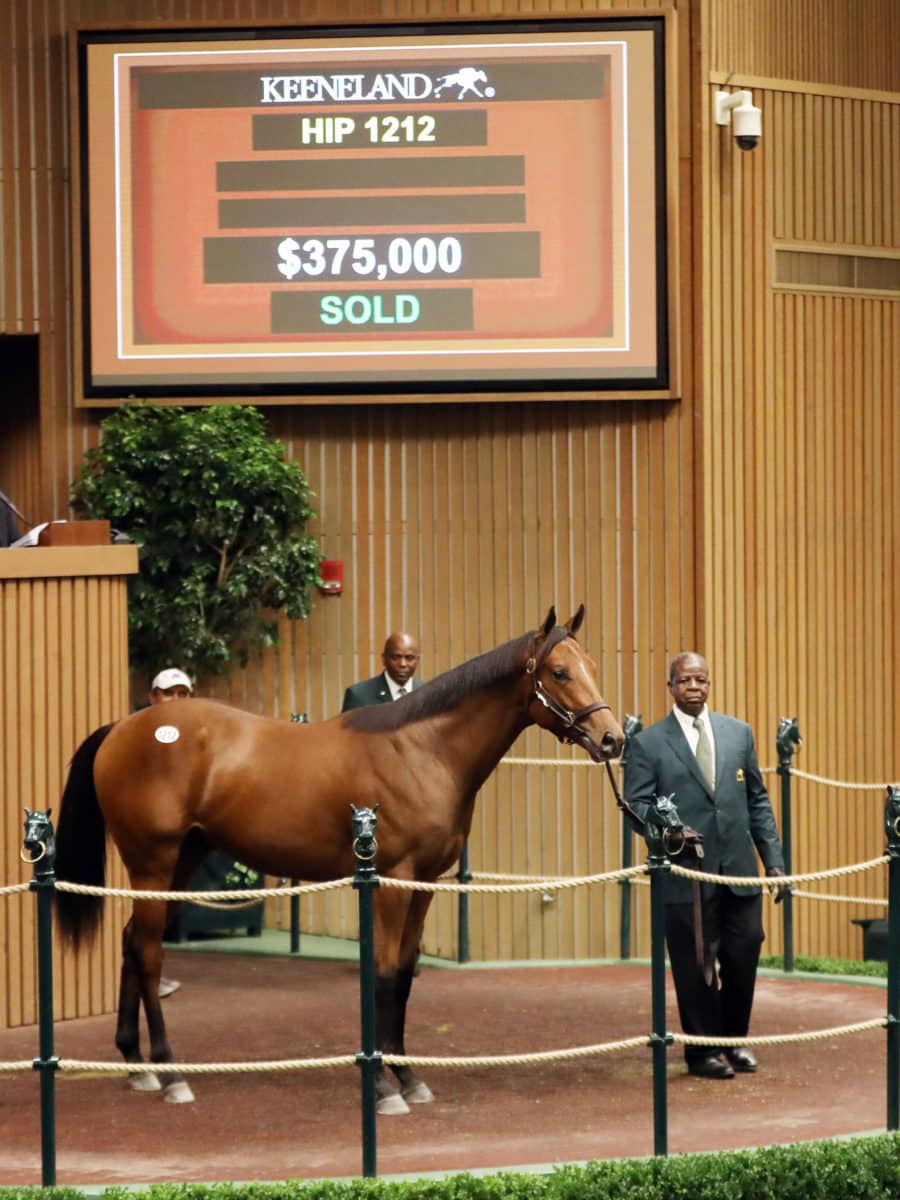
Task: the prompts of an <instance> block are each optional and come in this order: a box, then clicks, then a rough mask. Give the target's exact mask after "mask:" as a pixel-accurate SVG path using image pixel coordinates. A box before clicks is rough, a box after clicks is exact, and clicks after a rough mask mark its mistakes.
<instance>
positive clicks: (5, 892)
mask: <svg viewBox="0 0 900 1200" xmlns="http://www.w3.org/2000/svg"><path fill="white" fill-rule="evenodd" d="M30 888H31V884H30V883H9V884H7V885H6V887H0V896H11V895H12V894H13V892H27V891H29V890H30Z"/></svg>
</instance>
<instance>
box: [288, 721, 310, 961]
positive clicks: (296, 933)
mask: <svg viewBox="0 0 900 1200" xmlns="http://www.w3.org/2000/svg"><path fill="white" fill-rule="evenodd" d="M291 721H292V722H293V723H294V724H295V725H308V724H309V716H308V714H307V713H305V712H300V713H295V712H292V713H291ZM299 883H300V880H299V879H291V880H290V886H291V887H297V886H298V885H299ZM290 952H291V954H299V953H300V897H299V896H291V941H290Z"/></svg>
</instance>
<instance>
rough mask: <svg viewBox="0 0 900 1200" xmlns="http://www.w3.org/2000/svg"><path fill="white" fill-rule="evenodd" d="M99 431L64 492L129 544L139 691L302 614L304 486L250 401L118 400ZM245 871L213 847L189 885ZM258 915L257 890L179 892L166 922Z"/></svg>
mask: <svg viewBox="0 0 900 1200" xmlns="http://www.w3.org/2000/svg"><path fill="white" fill-rule="evenodd" d="M101 434H102V438H101V442H100V445H99V446H98V447H97V448H96V449H93V450H89V451H88V453H87V454H86V456H85V459H84V463H83V466H82V469H81V473H80V475H79V477H78V478H77V480H76V481H75V483H74V484H73V486H72V494H71V502H72V507H73V509H74V510H75V511H76V512H77V513H78V514H79V515H81V516H83V517H86V518H107V519H108V520H109V521H110V522H111V525H112V527H113V529H115V530H116V531H117V532H118V535H119V536H120V537H125V538H127V539H129V540H131V541H133V542H135V543H136V544H137V546H138V555H139V563H140V571H139V574H138V575H136V576H132V578H131V580H130V581H129V596H128V628H129V657H130V665H131V669H132V671H133V672H134V673H135V676H136V684H135V692H136V694H138V695H140V696H141V697H143V695H145V694H146V687H147V685H146V682H143V681H144V680H145V679H147V678H148V677H149V676H151V675H153V674H154V673H155V672H156V671H157V670H158V669H159V668H160V666H166V665H169V664H178V666H180V667H182V668H184V669H185V670H187V671H188V672H189V673H190V674H191V675H193V676H194V677H195V678H200V679H202V678H203V676H207V677H210V676H212V675H215V674H224V673H227V672H228V671H229V670H230V668H231V666H232V664H233V662H234V661H235V660H236V661H237V662H239V663H240V664H242V665H243V664H245V663H246V662H247V659H248V657H249V655H250V654H251V653H253V652H254V651H256V650H258V649H260V648H261V647H263V646H266V645H271V644H273V643H274V642H276V641H277V639H278V615H279V613H281V612H284V613H285V614H286V615H287V616H288V617H293V618H305V617H307V616H308V615H309V610H310V605H311V599H312V594H313V589H314V588H315V587H316V586H317V585H318V584H320V583H321V578H320V576H319V563H320V561H321V555H320V553H319V549H318V546H317V543H316V541H315V539H314V538H313V537H311V536H310V535H309V534H308V533H307V532H306V526H307V523H308V521H309V519H310V517H312V516H313V515H314V513H313V510H312V507H311V505H310V500H311V496H312V493H311V492H310V490H309V486H308V484H307V481H306V479H305V477H304V475H303V472H302V471H301V470H300V468H299V467H298V466H297V465H296V464H295V463H292V462H290V461H289V460H288V459H287V457H286V454H285V449H284V446H283V445H282V444H281V443H280V442H278V441H275V440H273V439H272V438H270V437H269V435H268V432H267V429H266V424H265V421H264V419H263V416H262V414H261V413H260V412H259V411H258V410H257V409H254V408H251V407H247V406H241V405H216V406H213V407H210V408H178V407H168V406H160V405H153V404H137V405H131V404H128V405H123V407H122V408H120V409H118V410H117V411H116V412H115V413H113V414H112V415H111V416H110V417H108V418H107V419H106V420H104V421H103V422H102V424H101ZM138 678H139V679H140V680H141V682H140V683H138V682H137V679H138ZM248 872H249V868H246V867H244V866H243V864H241V863H235V862H234V860H233V859H231V858H229V857H228V856H227V855H225V854H221V853H218V852H214V853H213V854H211V855H210V856H209V857H208V858H207V860H206V862H205V864H204V865H203V867H202V868H201V870H200V871H198V873H197V875H196V876H195V877H194V880H193V881H192V885H191V887H192V890H203V891H219V890H233V889H234V888H240V887H242V886H243V887H250V886H254V887H255V886H258V881H257V878H256V873H255V872H249V874H248ZM251 876H252V880H251ZM261 916H262V902H261V901H258V902H257V903H256V904H255V905H253V904H250V905H247V904H245V903H241V902H240V901H237V902H235V903H234V904H231V905H229V904H224V905H222V904H216V905H213V904H211V903H209V904H205V905H201V904H193V903H191V904H185V905H183V906H181V910H180V912H179V913H178V914H177V916H176V917H175V918H173V921H172V923H171V924H170V933H171V936H172V937H174V938H175V939H176V940H181V938H182V937H184V936H186V935H187V934H189V933H192V932H204V931H210V930H213V929H216V930H217V929H221V928H228V929H232V928H240V927H243V928H246V929H247V932H248V933H251V934H252V933H259V931H260V929H261Z"/></svg>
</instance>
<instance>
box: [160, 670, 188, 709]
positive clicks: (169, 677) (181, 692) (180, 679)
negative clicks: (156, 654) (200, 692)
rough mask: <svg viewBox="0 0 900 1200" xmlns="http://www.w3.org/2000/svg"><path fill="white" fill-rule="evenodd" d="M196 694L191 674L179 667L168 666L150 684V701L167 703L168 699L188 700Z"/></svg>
mask: <svg viewBox="0 0 900 1200" xmlns="http://www.w3.org/2000/svg"><path fill="white" fill-rule="evenodd" d="M193 694H194V685H193V684H192V683H191V680H190V676H188V675H186V674H185V673H184V671H180V670H179V669H178V667H166V669H165V670H164V671H160V672H159V674H158V675H156V676H154V679H153V682H152V683H151V684H150V703H151V704H165V703H166V701H167V700H187V698H188V697H189V696H193Z"/></svg>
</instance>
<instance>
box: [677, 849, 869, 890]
mask: <svg viewBox="0 0 900 1200" xmlns="http://www.w3.org/2000/svg"><path fill="white" fill-rule="evenodd" d="M890 861H891V860H890V858H889V857H888V855H886V854H883V855H882V856H881V857H880V858H870V859H869V861H868V862H862V863H853V864H852V865H851V866H849V867H832V868H831V869H830V870H828V871H808V872H807V873H806V874H804V875H778V876H777V877H772V878H767V879H764V878H762V877H761V876H759V875H710V874H708V873H707V872H706V871H692V870H691V869H690V868H689V867H678V866H676V865H675V863H672V874H673V875H681V876H683V877H684V878H685V879H698V880H699V881H700V882H701V883H712V882H714V881H715V882H718V881H723V882H725V883H727V884H728V885H729V886H730V887H760V886H774V885H784V884H794V883H809V882H810V881H811V880H813V879H838V878H840V877H841V876H842V875H856V874H858V873H859V872H861V871H871V870H872V868H873V867H880V866H886V865H887V864H888V863H889V862H890Z"/></svg>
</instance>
